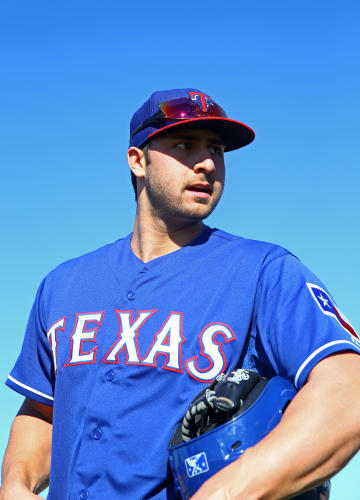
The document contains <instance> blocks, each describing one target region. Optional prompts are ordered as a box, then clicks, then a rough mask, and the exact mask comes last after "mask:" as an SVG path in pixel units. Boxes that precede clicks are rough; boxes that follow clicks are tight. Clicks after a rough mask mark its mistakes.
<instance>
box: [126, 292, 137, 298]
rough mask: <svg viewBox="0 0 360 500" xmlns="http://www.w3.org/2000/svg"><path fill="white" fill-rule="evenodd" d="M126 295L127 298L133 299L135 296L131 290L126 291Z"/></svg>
mask: <svg viewBox="0 0 360 500" xmlns="http://www.w3.org/2000/svg"><path fill="white" fill-rule="evenodd" d="M127 296H128V299H129V300H134V299H135V297H136V295H135V293H134V292H132V291H131V290H130V292H128V295H127Z"/></svg>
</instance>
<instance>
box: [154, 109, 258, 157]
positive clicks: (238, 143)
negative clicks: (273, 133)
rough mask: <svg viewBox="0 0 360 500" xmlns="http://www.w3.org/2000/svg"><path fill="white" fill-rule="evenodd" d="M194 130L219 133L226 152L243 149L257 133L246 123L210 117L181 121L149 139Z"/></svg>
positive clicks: (166, 127) (157, 132) (161, 129)
mask: <svg viewBox="0 0 360 500" xmlns="http://www.w3.org/2000/svg"><path fill="white" fill-rule="evenodd" d="M190 124H191V127H192V128H207V129H210V130H214V132H217V133H218V134H219V135H220V136H221V137H222V139H223V140H224V144H225V151H233V150H234V149H239V148H243V147H244V146H247V145H248V144H250V143H251V142H252V141H253V140H254V138H255V132H254V131H253V130H252V129H251V128H250V127H248V126H247V125H245V124H244V123H241V122H238V121H236V120H231V119H230V118H222V117H211V118H210V117H209V118H191V119H190V120H181V121H177V122H175V123H171V124H170V125H166V126H165V127H162V128H160V129H158V130H156V131H155V132H153V133H152V134H150V135H149V136H148V139H151V138H153V137H155V136H156V135H158V134H162V133H164V132H167V131H170V130H171V129H173V128H175V127H177V128H184V127H186V128H187V127H189V125H190Z"/></svg>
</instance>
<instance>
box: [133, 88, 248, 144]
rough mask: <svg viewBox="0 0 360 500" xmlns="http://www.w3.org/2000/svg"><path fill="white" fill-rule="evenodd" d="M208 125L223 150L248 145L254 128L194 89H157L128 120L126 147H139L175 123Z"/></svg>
mask: <svg viewBox="0 0 360 500" xmlns="http://www.w3.org/2000/svg"><path fill="white" fill-rule="evenodd" d="M189 125H190V126H191V127H193V128H196V127H197V128H208V129H211V130H214V131H215V132H217V133H218V134H219V135H220V136H221V137H222V139H223V140H224V143H225V151H232V150H234V149H239V148H242V147H243V146H247V145H248V144H250V142H252V141H253V140H254V138H255V133H254V131H253V130H252V129H251V128H250V127H248V126H247V125H245V124H244V123H241V122H239V121H236V120H232V119H230V118H228V117H227V114H226V112H225V111H224V110H223V109H222V108H221V107H220V106H219V105H218V104H216V102H214V101H213V100H212V99H211V97H210V96H209V95H208V94H205V93H204V92H201V91H200V90H197V89H192V88H186V89H172V90H158V91H156V92H154V93H153V94H152V95H151V96H150V98H149V99H148V100H147V101H145V103H144V104H143V105H142V106H141V107H140V108H139V109H138V110H137V111H136V112H135V113H134V115H133V117H132V119H131V122H130V141H129V147H131V146H135V147H137V148H140V147H142V146H143V145H144V144H145V143H146V142H147V141H148V140H150V139H151V138H152V137H154V136H156V135H157V134H160V133H164V132H166V131H170V130H172V128H174V127H188V126H189Z"/></svg>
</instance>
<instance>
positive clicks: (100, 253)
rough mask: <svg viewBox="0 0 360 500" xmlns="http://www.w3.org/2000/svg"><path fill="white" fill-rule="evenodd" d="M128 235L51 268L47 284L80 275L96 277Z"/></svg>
mask: <svg viewBox="0 0 360 500" xmlns="http://www.w3.org/2000/svg"><path fill="white" fill-rule="evenodd" d="M127 239H128V236H127V237H125V238H121V239H119V240H116V241H115V242H113V243H108V244H106V245H104V246H102V247H100V248H97V249H96V250H93V251H91V252H88V253H86V254H83V255H80V256H78V257H75V258H73V259H69V260H67V261H65V262H62V263H61V264H59V265H58V266H57V267H55V268H54V269H53V270H51V271H50V272H49V273H48V274H47V276H46V277H45V279H44V283H45V285H54V284H57V285H58V284H61V282H69V279H71V278H73V279H76V278H77V277H78V276H82V277H83V276H92V277H93V278H95V277H96V276H97V275H99V274H100V273H103V272H104V269H106V268H107V267H108V262H109V259H110V256H111V255H112V253H113V252H114V251H117V249H119V248H121V247H122V246H123V245H124V242H126V241H127Z"/></svg>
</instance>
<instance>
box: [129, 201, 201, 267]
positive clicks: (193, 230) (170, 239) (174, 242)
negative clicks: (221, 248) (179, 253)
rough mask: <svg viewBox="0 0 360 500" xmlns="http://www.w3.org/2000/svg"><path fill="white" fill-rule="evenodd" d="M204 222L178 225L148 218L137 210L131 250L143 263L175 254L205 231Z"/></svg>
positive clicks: (177, 223) (178, 223)
mask: <svg viewBox="0 0 360 500" xmlns="http://www.w3.org/2000/svg"><path fill="white" fill-rule="evenodd" d="M204 227H205V226H204V224H203V222H202V221H195V222H194V221H192V222H189V221H187V222H185V221H183V222H182V223H181V222H179V221H177V222H176V223H174V222H171V221H164V220H162V219H158V218H154V217H146V216H145V215H144V214H142V213H141V210H140V209H139V207H138V209H137V211H136V217H135V224H134V229H133V234H132V238H131V248H132V251H133V252H134V254H135V255H136V256H137V257H138V258H139V259H141V260H142V261H143V262H149V261H150V260H153V259H156V258H157V257H161V256H162V255H166V254H168V253H171V252H174V251H175V250H178V249H179V248H182V247H183V246H185V245H187V244H188V243H190V242H191V241H193V240H194V239H195V238H196V237H197V236H198V235H199V234H200V233H201V231H202V230H203V228H204Z"/></svg>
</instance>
